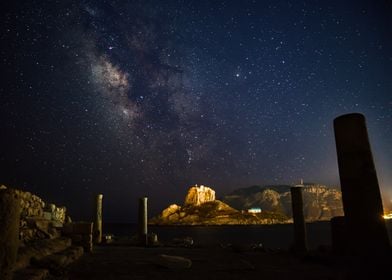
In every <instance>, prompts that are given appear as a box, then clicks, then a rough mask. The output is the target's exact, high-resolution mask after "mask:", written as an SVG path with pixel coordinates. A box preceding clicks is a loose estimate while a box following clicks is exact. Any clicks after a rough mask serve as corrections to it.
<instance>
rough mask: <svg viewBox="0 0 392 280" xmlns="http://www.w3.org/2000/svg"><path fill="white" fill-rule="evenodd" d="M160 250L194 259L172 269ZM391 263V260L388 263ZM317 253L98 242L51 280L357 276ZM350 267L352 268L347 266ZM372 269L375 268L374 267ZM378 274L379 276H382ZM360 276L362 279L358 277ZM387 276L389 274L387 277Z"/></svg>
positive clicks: (339, 262)
mask: <svg viewBox="0 0 392 280" xmlns="http://www.w3.org/2000/svg"><path fill="white" fill-rule="evenodd" d="M161 254H165V255H171V256H181V257H184V258H188V259H190V260H191V261H192V265H191V267H190V268H183V269H173V268H167V267H164V266H162V265H160V264H158V263H157V260H158V259H159V256H160V255H161ZM391 264H392V263H391ZM347 265H348V263H347V262H346V261H344V260H342V259H341V260H339V261H336V259H331V258H329V257H322V256H320V255H318V256H316V255H314V254H313V255H312V256H310V255H307V256H304V255H302V256H300V255H294V254H291V253H288V252H262V251H245V252H238V250H233V248H221V247H215V248H212V247H211V248H168V247H157V248H143V247H131V246H99V247H95V248H94V251H93V253H87V254H85V255H84V256H83V257H82V258H80V259H79V260H78V261H76V262H75V263H74V264H72V265H71V266H70V267H69V268H68V269H67V271H65V272H64V274H63V275H61V276H58V277H55V278H53V279H61V280H65V279H70V280H74V279H75V280H77V279H106V280H109V279H159V280H164V279H171V280H176V279H198V280H200V279H225V280H229V279H290V280H292V279H359V278H358V277H359V276H360V275H362V276H364V275H363V274H362V273H360V272H358V271H357V273H355V272H353V270H357V269H356V268H355V267H356V265H353V264H352V265H349V266H347ZM348 267H350V269H348ZM372 273H373V272H372ZM382 274H383V273H381V278H380V277H377V279H382ZM361 279H363V278H361ZM385 279H387V278H385Z"/></svg>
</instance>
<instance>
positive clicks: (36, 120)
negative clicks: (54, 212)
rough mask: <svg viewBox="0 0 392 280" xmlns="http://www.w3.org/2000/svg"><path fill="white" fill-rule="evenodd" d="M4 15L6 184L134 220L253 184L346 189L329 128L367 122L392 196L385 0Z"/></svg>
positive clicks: (58, 4)
mask: <svg viewBox="0 0 392 280" xmlns="http://www.w3.org/2000/svg"><path fill="white" fill-rule="evenodd" d="M24 2H25V3H18V5H16V4H14V5H13V6H12V7H11V6H10V7H8V8H7V9H2V12H1V13H2V14H1V16H2V24H1V27H0V28H1V42H2V44H1V47H0V48H1V54H0V55H1V63H2V70H3V71H4V72H5V73H4V72H3V74H2V76H3V77H2V81H1V85H0V90H1V91H0V118H1V124H0V131H1V134H0V135H1V137H0V141H1V143H0V147H1V148H0V183H3V184H6V185H8V186H13V187H17V188H21V189H25V190H28V191H31V192H33V193H36V194H38V195H39V196H41V197H42V198H44V199H45V200H47V201H53V202H55V203H56V204H60V205H61V204H63V205H66V206H67V207H68V209H69V212H70V214H71V216H72V217H74V219H86V218H88V215H89V213H90V212H91V211H90V210H91V209H92V204H93V202H92V200H93V197H94V195H95V194H97V193H103V194H104V218H105V219H106V220H110V221H134V220H135V217H136V211H137V198H138V197H140V196H143V195H147V196H149V205H150V209H151V212H150V213H151V214H157V213H158V212H159V211H160V210H162V209H163V208H164V207H166V206H167V205H169V204H171V203H180V204H181V203H182V202H183V199H184V197H185V194H186V191H187V189H188V187H189V186H190V185H192V184H204V185H208V186H211V187H212V188H214V189H215V190H216V191H217V196H218V197H220V196H222V195H224V194H226V193H228V192H230V191H232V190H234V189H236V188H239V187H246V186H250V185H253V184H259V185H263V184H294V183H298V182H299V180H300V179H301V178H303V179H304V180H305V181H307V182H316V183H321V184H327V185H338V184H339V177H338V168H337V160H336V150H335V142H334V138H333V137H334V136H333V126H332V122H333V119H334V118H335V117H337V116H338V115H341V114H345V113H350V112H360V113H363V114H364V115H365V116H366V118H367V124H368V130H369V134H370V140H371V144H372V148H373V154H374V158H375V163H376V168H377V172H378V175H379V182H380V185H381V187H382V190H383V193H384V198H385V200H384V204H385V203H388V201H389V200H390V199H391V198H392V145H391V143H392V17H391V15H392V7H391V4H390V2H389V4H388V1H372V0H369V1H358V0H355V1H354V0H353V1H338V0H336V1H321V0H320V1H294V0H293V1H245V0H242V1H202V0H195V1H186V0H183V1H158V0H156V1H125V0H123V1H120V0H118V1H67V0H58V1H42V0H40V1H24Z"/></svg>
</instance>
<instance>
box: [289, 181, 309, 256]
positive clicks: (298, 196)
mask: <svg viewBox="0 0 392 280" xmlns="http://www.w3.org/2000/svg"><path fill="white" fill-rule="evenodd" d="M302 188H303V187H291V188H290V191H291V204H292V208H293V220H294V247H293V249H294V250H295V251H296V252H306V251H307V242H306V225H305V218H304V211H303V200H302Z"/></svg>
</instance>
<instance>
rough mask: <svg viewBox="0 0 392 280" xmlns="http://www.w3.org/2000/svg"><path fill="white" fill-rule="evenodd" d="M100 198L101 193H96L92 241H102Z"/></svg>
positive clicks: (101, 197)
mask: <svg viewBox="0 0 392 280" xmlns="http://www.w3.org/2000/svg"><path fill="white" fill-rule="evenodd" d="M102 199H103V194H98V195H97V197H96V200H95V219H94V242H95V243H97V244H99V243H101V242H102Z"/></svg>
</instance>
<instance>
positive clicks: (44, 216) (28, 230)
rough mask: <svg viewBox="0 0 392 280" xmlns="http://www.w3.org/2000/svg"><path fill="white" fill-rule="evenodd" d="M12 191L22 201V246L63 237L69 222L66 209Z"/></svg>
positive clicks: (31, 195)
mask: <svg viewBox="0 0 392 280" xmlns="http://www.w3.org/2000/svg"><path fill="white" fill-rule="evenodd" d="M6 188H7V187H6V186H4V185H1V186H0V189H6ZM12 191H13V192H14V193H15V194H16V195H17V196H18V198H19V199H20V207H21V215H20V228H19V240H20V241H21V245H22V246H23V245H24V244H25V243H28V242H32V241H36V240H40V239H52V238H56V237H59V236H60V235H61V229H62V227H63V225H64V223H65V222H66V220H67V216H66V208H65V207H59V206H56V205H55V204H48V203H45V202H44V201H43V200H42V199H41V198H40V197H38V196H36V195H34V194H32V193H30V192H25V191H22V190H17V189H12ZM68 221H70V219H69V218H68Z"/></svg>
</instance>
